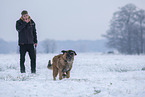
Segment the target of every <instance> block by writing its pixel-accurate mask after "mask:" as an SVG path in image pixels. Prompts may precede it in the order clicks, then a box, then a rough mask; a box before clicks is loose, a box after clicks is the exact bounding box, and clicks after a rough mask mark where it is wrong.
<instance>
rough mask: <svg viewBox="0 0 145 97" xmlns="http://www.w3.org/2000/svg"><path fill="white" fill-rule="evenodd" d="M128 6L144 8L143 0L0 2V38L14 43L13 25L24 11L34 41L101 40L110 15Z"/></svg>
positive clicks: (2, 0)
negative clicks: (32, 23)
mask: <svg viewBox="0 0 145 97" xmlns="http://www.w3.org/2000/svg"><path fill="white" fill-rule="evenodd" d="M128 3H133V4H135V5H136V6H137V7H139V8H141V9H145V0H0V13H1V15H0V38H2V39H4V40H7V41H17V39H18V38H17V36H18V35H17V31H16V30H15V24H16V20H18V19H19V18H20V16H21V14H20V13H21V11H22V10H24V9H25V10H27V11H28V12H29V15H30V16H31V18H32V19H33V20H34V21H35V23H36V28H37V33H38V40H44V39H46V38H48V39H55V40H79V39H81V40H96V39H102V37H101V35H102V34H104V33H105V32H106V30H107V29H108V28H109V21H110V19H111V18H112V16H113V13H114V12H115V11H117V10H118V8H119V7H122V6H124V5H126V4H128Z"/></svg>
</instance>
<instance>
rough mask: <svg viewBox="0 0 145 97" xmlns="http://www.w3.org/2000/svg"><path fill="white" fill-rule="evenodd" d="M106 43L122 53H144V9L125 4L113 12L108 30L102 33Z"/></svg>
mask: <svg viewBox="0 0 145 97" xmlns="http://www.w3.org/2000/svg"><path fill="white" fill-rule="evenodd" d="M103 36H104V37H106V38H107V39H108V43H107V45H108V46H109V47H111V48H114V49H117V50H118V51H119V52H120V53H123V54H144V53H145V10H143V9H139V8H137V7H136V6H135V5H134V4H127V5H125V6H123V7H121V8H119V10H118V11H116V12H115V13H114V14H113V17H112V19H111V21H110V26H109V30H108V31H107V32H106V34H105V35H103Z"/></svg>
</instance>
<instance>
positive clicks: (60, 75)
mask: <svg viewBox="0 0 145 97" xmlns="http://www.w3.org/2000/svg"><path fill="white" fill-rule="evenodd" d="M62 74H63V73H62V71H61V70H59V80H62Z"/></svg>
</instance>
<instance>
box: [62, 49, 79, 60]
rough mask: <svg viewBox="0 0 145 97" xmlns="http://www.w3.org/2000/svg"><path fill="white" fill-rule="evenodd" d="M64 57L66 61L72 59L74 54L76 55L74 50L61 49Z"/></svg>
mask: <svg viewBox="0 0 145 97" xmlns="http://www.w3.org/2000/svg"><path fill="white" fill-rule="evenodd" d="M61 52H62V53H63V55H64V57H65V59H66V60H68V61H72V60H73V59H74V56H76V55H77V54H76V52H75V51H73V50H67V51H66V50H62V51H61Z"/></svg>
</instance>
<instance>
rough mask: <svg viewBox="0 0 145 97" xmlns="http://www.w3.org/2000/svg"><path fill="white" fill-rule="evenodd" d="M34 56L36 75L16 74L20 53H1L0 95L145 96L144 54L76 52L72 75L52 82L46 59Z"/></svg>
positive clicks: (27, 68) (36, 96) (42, 55)
mask: <svg viewBox="0 0 145 97" xmlns="http://www.w3.org/2000/svg"><path fill="white" fill-rule="evenodd" d="M54 55H55V54H38V55H37V74H31V73H30V65H29V63H30V62H29V61H30V60H29V57H28V54H27V56H26V64H25V65H26V74H21V73H19V55H18V54H11V55H0V97H145V71H142V70H141V69H142V68H143V67H145V56H143V55H141V56H137V55H134V56H130V55H105V54H96V53H87V54H78V55H77V56H76V57H75V60H74V64H73V68H72V70H71V77H70V78H69V79H63V80H58V77H57V80H56V81H53V78H52V71H51V70H48V69H47V68H46V66H47V62H48V60H49V59H52V57H53V56H54Z"/></svg>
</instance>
